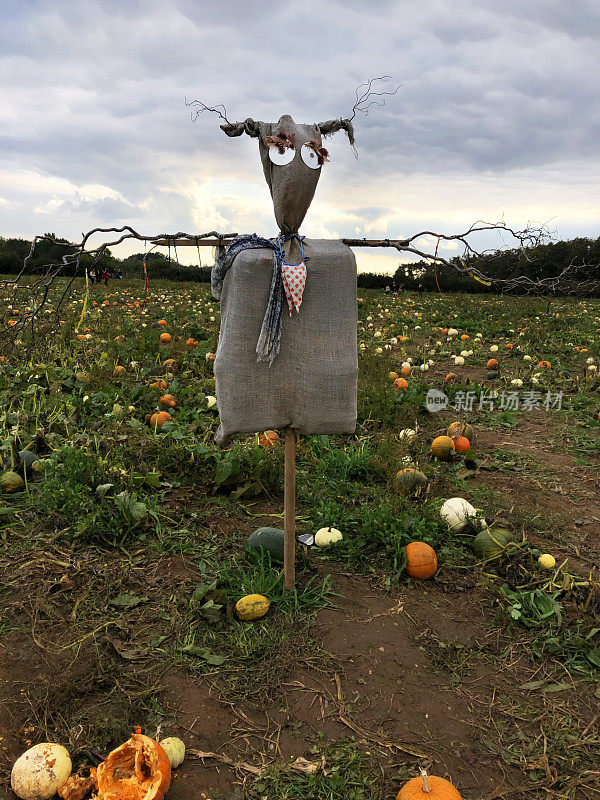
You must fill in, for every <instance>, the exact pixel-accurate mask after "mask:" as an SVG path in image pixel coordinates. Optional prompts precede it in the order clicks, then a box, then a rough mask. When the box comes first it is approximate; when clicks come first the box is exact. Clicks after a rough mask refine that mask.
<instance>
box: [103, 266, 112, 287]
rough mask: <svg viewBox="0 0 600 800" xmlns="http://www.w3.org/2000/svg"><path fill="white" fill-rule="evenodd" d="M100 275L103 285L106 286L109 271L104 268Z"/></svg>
mask: <svg viewBox="0 0 600 800" xmlns="http://www.w3.org/2000/svg"><path fill="white" fill-rule="evenodd" d="M102 277H103V278H104V285H105V286H108V279H109V278H110V272H109V271H108V270H107V269H105V270H104V272H103V273H102Z"/></svg>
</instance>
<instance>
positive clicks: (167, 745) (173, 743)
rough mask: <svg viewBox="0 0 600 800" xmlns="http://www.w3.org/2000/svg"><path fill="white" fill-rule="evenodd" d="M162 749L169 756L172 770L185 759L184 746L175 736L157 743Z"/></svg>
mask: <svg viewBox="0 0 600 800" xmlns="http://www.w3.org/2000/svg"><path fill="white" fill-rule="evenodd" d="M159 744H160V746H161V747H162V749H163V750H164V751H165V753H166V754H167V755H168V756H169V764H170V765H171V767H172V768H173V769H175V768H176V767H178V766H179V765H180V764H183V759H184V758H185V744H184V743H183V742H182V741H181V739H178V738H177V737H176V736H167V738H166V739H161V740H160V742H159Z"/></svg>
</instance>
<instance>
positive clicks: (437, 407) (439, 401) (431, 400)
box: [425, 389, 448, 413]
mask: <svg viewBox="0 0 600 800" xmlns="http://www.w3.org/2000/svg"><path fill="white" fill-rule="evenodd" d="M447 405H448V395H447V394H444V392H440V390H439V389H429V391H428V392H427V395H426V397H425V408H426V409H427V411H430V412H431V413H435V412H436V411H442V409H444V408H446V406H447Z"/></svg>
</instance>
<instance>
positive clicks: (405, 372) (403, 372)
mask: <svg viewBox="0 0 600 800" xmlns="http://www.w3.org/2000/svg"><path fill="white" fill-rule="evenodd" d="M411 371H412V370H411V368H410V367H402V369H401V370H400V375H404V377H407V376H408V375H410V373H411Z"/></svg>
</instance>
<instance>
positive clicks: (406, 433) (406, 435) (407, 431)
mask: <svg viewBox="0 0 600 800" xmlns="http://www.w3.org/2000/svg"><path fill="white" fill-rule="evenodd" d="M416 435H417V433H416V431H414V430H413V429H412V428H404V430H402V431H400V433H399V434H398V438H399V439H400V441H401V442H404V441H408V440H410V439H412V438H413V437H415V436H416Z"/></svg>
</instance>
